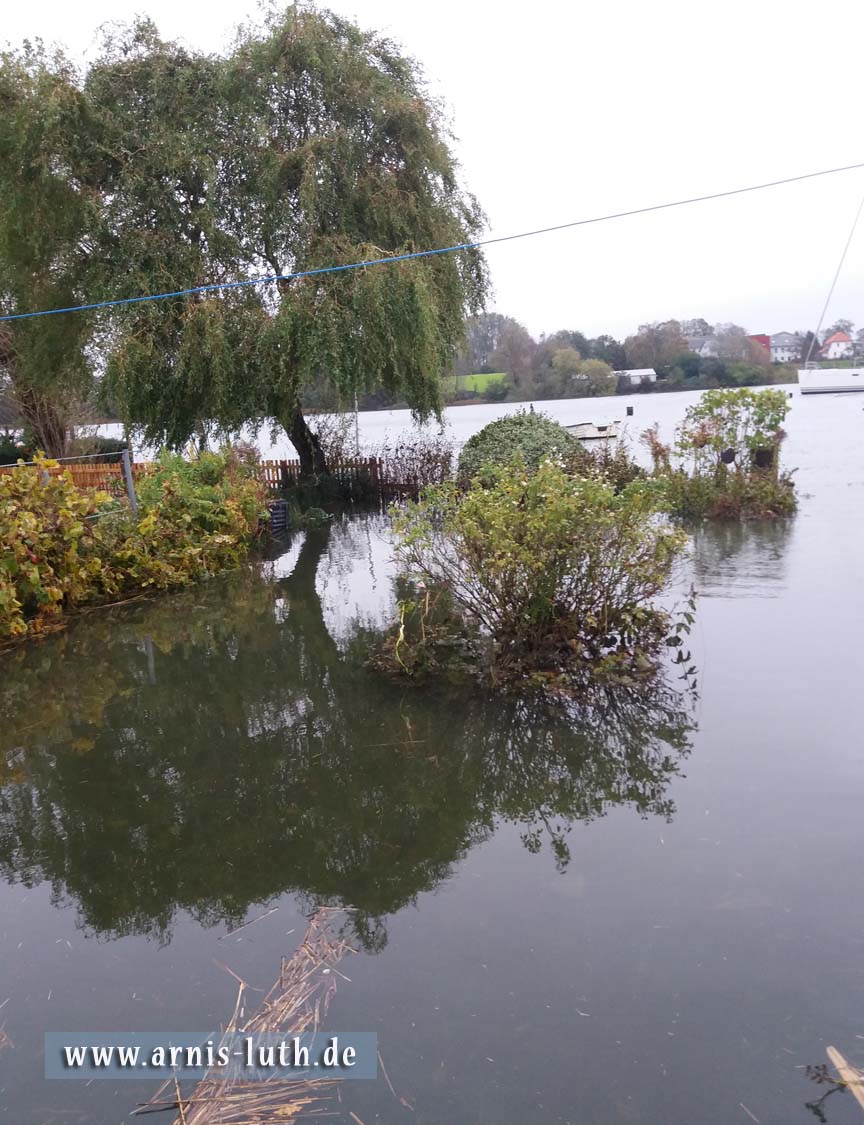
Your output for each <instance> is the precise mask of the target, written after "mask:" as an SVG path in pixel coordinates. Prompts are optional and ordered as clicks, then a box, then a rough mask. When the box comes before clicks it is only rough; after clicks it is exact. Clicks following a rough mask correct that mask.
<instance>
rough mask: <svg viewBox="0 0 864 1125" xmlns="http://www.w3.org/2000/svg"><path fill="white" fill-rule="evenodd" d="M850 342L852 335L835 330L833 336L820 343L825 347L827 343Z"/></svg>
mask: <svg viewBox="0 0 864 1125" xmlns="http://www.w3.org/2000/svg"><path fill="white" fill-rule="evenodd" d="M851 343H852V337H851V336H847V335H846V333H845V332H835V333H834V335H833V336H829V337H828V339H827V340H826V341H825V343H824V344H823V345H822V347H823V348H827V347H828V345H829V344H851Z"/></svg>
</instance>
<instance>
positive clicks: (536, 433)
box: [459, 410, 591, 481]
mask: <svg viewBox="0 0 864 1125" xmlns="http://www.w3.org/2000/svg"><path fill="white" fill-rule="evenodd" d="M517 456H518V457H521V459H522V462H523V464H524V467H525V469H527V470H528V471H529V472H534V471H535V470H536V469H537V467H538V466H539V465H540V462H541V461H543V460H545V459H546V458H547V457H566V458H567V460H568V461H573V462H575V463H576V464H577V465H578V466H581V467H583V468H584V469H586V471H587V469H588V467H589V465H590V462H591V455H590V453H588V452H587V451H586V450H585V449H584V448H583V447H582V445H581V444H580V442H579V441H578V440H577V439H576V438H574V437H573V436H572V434H568V433H567V431H566V430H565V429H564V427H563V426H559V424H558V423H557V422H553V420H552V419H551V418H548V417H547V416H546V415H545V414H534V413H528V412H527V411H524V410H520V411H519V412H518V413H516V414H508V415H507V416H506V417H504V418H498V419H496V420H495V421H494V422H490V423H489V425H488V426H484V427H483V429H482V430H480V431H479V433H476V434H474V435H473V436H472V437H470V438H469V439H468V441H467V442H466V443H465V445H464V447H463V449H462V453H461V455H460V457H459V476H460V477H461V478H462V479H463V480H464V481H469V480H474V479H475V478H478V477H480V478H482V479H483V480H484V481H487V480H489V479H491V476H492V475H494V472H495V470H496V469H500V468H501V466H506V465H509V464H510V462H512V461H513V459H514V457H517Z"/></svg>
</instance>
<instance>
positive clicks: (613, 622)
mask: <svg viewBox="0 0 864 1125" xmlns="http://www.w3.org/2000/svg"><path fill="white" fill-rule="evenodd" d="M662 504H663V489H662V486H660V485H658V483H657V482H653V481H636V482H633V483H631V484H629V485H627V486H626V487H625V488H624V489H623V490H622V491H621V492H620V493H616V492H615V490H614V488H613V486H612V485H611V484H609V483H608V482H607V481H605V480H603V479H601V478H597V477H574V476H573V475H571V473H570V472H568V470H567V469H566V468H565V466H564V465H563V463H562V462H560V461H557V460H552V459H548V460H545V461H543V462H541V464H540V465H539V467H538V469H537V471H536V472H535V473H533V474H532V473H529V472H528V471H527V468H526V466H525V463H524V461H522V460H521V459H517V460H516V461H514V462H512V463H511V464H510V466H509V467H508V468H507V469H506V470H504V471H500V472H499V473H498V474H497V475H496V477H495V479H494V480H493V481H492V482H491V483H489V484H488V486H487V487H485V488H474V489H471V490H469V491H467V492H463V491H461V490H460V489H459V488H458V487H457V486H456V485H455V484H443V485H440V486H438V487H435V488H430V489H427V490H426V492H425V493H424V495H423V497H422V498H421V500H420V501H419V502H417V503H409V504H408V505H407V506H406V507H405V508H403V509H402V510H401V511H398V512H397V513H396V514H395V515H394V521H393V522H394V528H395V532H396V537H397V554H398V557H399V558H400V560H401V562H402V563H403V565H404V568H405V570H406V572H407V573H408V574H410V575H413V576H415V577H419V578H421V579H422V580H423V581H424V582H426V583H428V584H430V585H431V586H432V587H433V588H435V589H436V590H439V589H440V590H444V591H446V593H447V596H448V598H449V599H451V600H452V603H453V606H454V607H455V608H456V609H457V610H458V612H459V614H460V616H461V618H462V620H463V622H464V623H465V624H466V626H470V627H474V628H475V629H477V630H479V632H480V634H481V635H482V636H484V637H486V638H487V639H488V641H489V642H490V646H491V653H490V663H489V671H490V673H491V675H492V678H493V679H494V680H496V681H501V680H505V681H506V680H512V679H513V678H514V677H524V676H525V675H534V676H540V677H541V678H543V677H549V676H552V677H557V676H559V675H560V673H561V672H562V670H567V669H570V670H572V669H573V668H576V667H578V668H581V669H583V670H584V669H586V668H590V670H591V672H592V674H593V675H627V676H631V675H641V674H646V673H648V672H650V671H652V670H653V669H654V668H655V666H656V659H655V658H656V656H657V654H658V652H659V649H660V646H661V645H662V642H663V639H664V638H665V637H666V636H667V634H668V626H669V621H670V618H669V614H668V613H667V612H666V611H665V610H663V609H661V608H659V607H658V606H657V605H656V604H655V603H654V599H655V598H656V597H657V595H658V594H660V592H661V591H662V590H663V589H664V588H665V586H666V584H667V582H668V579H669V576H670V572H671V570H672V567H673V565H674V563H675V561H676V559H678V558H679V557H680V556H681V554H682V553H683V550H684V547H685V543H686V536H685V535H684V534H683V532H681V531H679V530H677V529H675V528H673V527H671V526H670V525H669V524H668V523H667V522H666V521H665V520H663V519H662V518H661V517H660V516H659V515H658V513H659V510H660V508H661V507H662Z"/></svg>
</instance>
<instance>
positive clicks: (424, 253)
mask: <svg viewBox="0 0 864 1125" xmlns="http://www.w3.org/2000/svg"><path fill="white" fill-rule="evenodd" d="M858 168H864V161H862V162H861V163H859V164H846V165H844V166H843V167H841V168H824V169H823V170H822V171H820V172H805V173H804V174H803V175H801V176H787V177H786V179H783V180H770V181H769V182H767V183H764V184H751V185H750V186H749V187H743V188H732V189H731V190H730V191H716V192H712V193H711V194H710V195H696V196H692V197H691V198H689V199H676V200H673V201H672V202H671V203H655V204H652V205H651V206H650V207H637V208H635V209H634V210H632V211H615V212H613V213H612V214H610V215H597V216H595V217H594V218H591V219H576V220H575V221H574V222H570V223H559V224H558V225H557V226H552V227H540V228H539V229H538V230H528V231H522V232H521V233H519V234H507V235H500V236H499V237H497V238H486V239H482V240H481V241H479V242H460V243H457V244H456V245H455V246H441V247H439V248H438V249H437V250H416V251H415V252H414V253H412V254H396V255H394V256H393V257H389V258H371V259H369V260H367V261H365V262H350V263H348V264H347V265H344V266H322V267H321V268H320V269H314V270H300V271H298V272H297V273H276V274H270V275H268V276H266V277H252V278H248V279H246V280H244V281H224V282H219V283H217V284H214V285H198V286H195V287H194V288H192V289H175V290H173V291H172V292H170V293H151V294H148V295H146V296H143V297H123V298H120V299H117V300H114V301H95V302H93V304H89V305H69V306H68V307H67V308H62V309H41V310H39V311H38V312H26V313H11V314H9V315H7V316H0V323H2V322H4V321H9V320H29V319H31V318H32V317H36V316H57V315H58V314H59V313H68V312H87V311H89V310H92V309H110V308H116V307H118V306H119V305H138V304H141V303H143V302H144V301H165V300H168V298H170V297H191V296H192V295H193V294H195V293H213V292H216V291H221V290H223V289H242V288H244V287H245V286H248V285H267V284H269V283H270V282H273V281H295V280H297V279H298V278H301V277H317V276H318V275H320V274H325V273H342V272H343V271H345V270H360V269H365V268H366V267H367V266H383V265H388V264H390V263H392V262H408V261H411V260H413V259H415V258H431V257H433V256H434V255H436V254H454V253H457V252H458V251H460V250H477V249H479V248H480V247H481V246H491V245H493V244H494V243H498V242H512V241H514V240H515V239H517V238H533V237H534V236H535V235H538V234H551V233H552V232H554V231H560V230H569V229H571V228H573V227H584V226H589V225H590V224H592V223H605V222H608V221H609V220H610V219H626V218H629V217H630V216H632V215H645V214H647V213H648V212H651V211H666V210H668V209H669V208H671V207H685V206H687V205H689V204H691V203H705V202H707V201H708V200H711V199H725V198H726V197H727V196H730V195H743V194H745V193H746V192H749V191H762V190H763V189H764V188H771V187H780V186H781V185H782V184H794V183H798V182H799V181H800V180H812V179H815V178H816V177H817V176H832V175H834V174H835V173H837V172H852V171H854V170H855V169H858Z"/></svg>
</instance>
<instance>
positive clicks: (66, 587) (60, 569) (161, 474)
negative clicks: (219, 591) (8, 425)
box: [0, 454, 264, 642]
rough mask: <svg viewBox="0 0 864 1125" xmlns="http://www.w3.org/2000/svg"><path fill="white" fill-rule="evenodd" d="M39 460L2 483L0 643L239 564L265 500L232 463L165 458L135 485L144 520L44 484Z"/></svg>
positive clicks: (80, 492) (63, 485)
mask: <svg viewBox="0 0 864 1125" xmlns="http://www.w3.org/2000/svg"><path fill="white" fill-rule="evenodd" d="M55 467H56V462H53V461H46V460H44V459H43V460H41V461H40V462H39V464H38V465H37V466H35V467H21V468H16V469H12V470H11V471H9V472H4V473H2V474H0V642H3V641H8V640H11V639H14V638H16V637H21V636H26V635H28V634H36V633H40V632H43V631H44V630H45V629H46V628H50V627H51V626H52V624H54V623H56V622H57V620H58V618H59V617H60V615H61V614H62V613H63V612H64V611H69V610H71V609H74V608H75V607H76V606H80V605H85V604H92V603H99V602H104V601H111V600H116V599H117V598H118V597H125V596H130V595H132V594H134V593H137V592H143V591H147V590H152V589H159V590H161V589H169V588H171V587H176V586H182V585H185V584H187V583H188V582H191V581H194V580H195V579H198V578H202V577H205V576H207V575H210V574H215V573H217V572H218V571H220V570H223V569H225V568H226V567H228V566H231V565H234V564H236V563H237V562H238V561H239V560H240V559H241V558H242V556H243V553H244V551H245V549H246V548H245V544H246V542H247V541H248V540H249V539H250V538H251V537H252V536H253V535H254V534H255V533H256V532H257V529H258V526H259V521H260V518H261V515H262V514H263V511H264V500H263V491H262V489H261V486H260V485H259V484H258V483H257V481H256V480H255V479H254V477H253V476H252V475H251V473H250V472H249V470H248V469H247V468H244V467H243V466H242V465H240V464H238V463H237V462H236V461H235V460H233V459H232V458H231V457H230V456H222V455H217V454H210V455H207V457H206V458H202V459H201V462H196V463H195V464H194V465H191V466H190V465H188V464H187V463H185V462H183V461H182V459H180V458H176V457H166V458H164V459H163V460H162V462H161V463H160V466H159V468H158V469H157V471H156V472H155V473H153V474H152V475H151V476H149V477H147V478H145V479H144V480H142V481H140V482H139V483H140V488H139V502H140V510H139V512H138V514H137V516H133V515H132V513H131V512H130V511H129V509H128V508H126V507H125V506H121V505H119V504H117V502H116V501H112V500H111V498H110V497H109V496H108V495H107V494H106V493H101V492H93V491H89V490H84V489H79V488H77V487H76V486H75V485H74V484H73V483H72V479H71V476H70V475H69V474H68V473H63V474H61V475H59V476H52V477H49V478H48V479H47V480H46V479H44V478H45V473H44V472H43V471H42V470H44V469H49V468H55Z"/></svg>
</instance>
